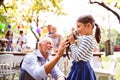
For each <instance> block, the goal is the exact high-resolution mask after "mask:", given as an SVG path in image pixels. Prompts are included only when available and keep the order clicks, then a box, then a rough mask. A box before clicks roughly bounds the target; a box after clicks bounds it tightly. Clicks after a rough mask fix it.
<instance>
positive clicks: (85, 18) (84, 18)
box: [77, 15, 101, 43]
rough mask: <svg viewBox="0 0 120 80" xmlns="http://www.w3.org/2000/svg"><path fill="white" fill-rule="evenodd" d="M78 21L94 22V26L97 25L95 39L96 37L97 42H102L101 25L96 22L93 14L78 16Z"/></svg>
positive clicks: (84, 22)
mask: <svg viewBox="0 0 120 80" xmlns="http://www.w3.org/2000/svg"><path fill="white" fill-rule="evenodd" d="M77 22H81V23H83V24H87V23H90V24H92V26H93V28H94V26H96V30H95V39H96V41H97V43H100V38H101V31H100V28H99V26H98V25H97V24H96V23H95V20H94V18H93V17H92V16H91V15H85V16H80V17H79V18H78V20H77Z"/></svg>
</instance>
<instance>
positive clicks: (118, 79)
mask: <svg viewBox="0 0 120 80" xmlns="http://www.w3.org/2000/svg"><path fill="white" fill-rule="evenodd" d="M103 54H104V53H103ZM114 55H116V56H117V57H118V58H117V62H118V63H117V67H116V70H115V76H114V79H115V80H120V52H114ZM108 60H109V57H107V56H105V55H103V56H102V61H103V62H108ZM103 66H104V67H105V68H107V67H108V66H107V65H105V64H103ZM99 80H108V79H107V78H105V77H101V78H100V79H99Z"/></svg>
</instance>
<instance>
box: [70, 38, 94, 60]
mask: <svg viewBox="0 0 120 80" xmlns="http://www.w3.org/2000/svg"><path fill="white" fill-rule="evenodd" d="M91 46H92V42H91V39H90V38H88V37H86V38H84V39H83V40H82V41H81V42H80V43H79V45H78V46H77V45H76V44H75V43H74V44H71V45H70V49H71V53H72V54H71V55H72V57H73V59H74V60H76V61H79V60H84V59H85V56H86V55H88V56H89V54H88V52H89V51H91V49H92V47H91Z"/></svg>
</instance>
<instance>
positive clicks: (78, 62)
mask: <svg viewBox="0 0 120 80" xmlns="http://www.w3.org/2000/svg"><path fill="white" fill-rule="evenodd" d="M76 24H77V31H78V33H79V35H80V38H78V39H79V40H80V41H79V43H77V45H76V44H75V40H74V38H73V35H72V34H71V35H69V36H68V40H69V42H70V49H71V56H72V58H73V59H74V60H73V62H72V67H71V71H70V73H69V74H68V77H67V80H96V77H95V73H94V71H93V69H92V67H91V65H90V61H91V59H92V58H93V52H94V47H95V44H96V41H97V43H99V42H100V38H101V35H100V33H101V32H100V28H99V27H98V25H97V24H96V23H95V20H94V19H93V17H92V16H91V15H85V16H81V17H79V18H78V20H77V23H76ZM95 26H96V27H95ZM94 27H95V28H96V32H95V37H94V36H93V28H94Z"/></svg>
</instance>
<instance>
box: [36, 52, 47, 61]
mask: <svg viewBox="0 0 120 80" xmlns="http://www.w3.org/2000/svg"><path fill="white" fill-rule="evenodd" d="M35 55H36V56H37V57H39V58H40V59H45V58H44V57H43V55H42V53H41V52H40V50H36V51H35ZM46 60H47V59H46Z"/></svg>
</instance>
